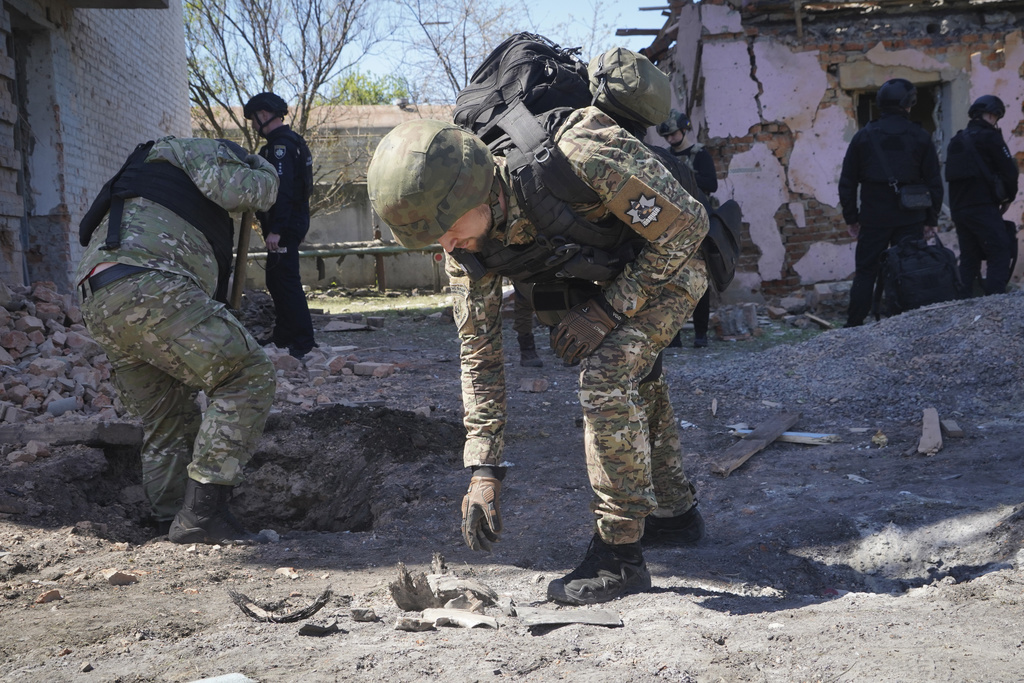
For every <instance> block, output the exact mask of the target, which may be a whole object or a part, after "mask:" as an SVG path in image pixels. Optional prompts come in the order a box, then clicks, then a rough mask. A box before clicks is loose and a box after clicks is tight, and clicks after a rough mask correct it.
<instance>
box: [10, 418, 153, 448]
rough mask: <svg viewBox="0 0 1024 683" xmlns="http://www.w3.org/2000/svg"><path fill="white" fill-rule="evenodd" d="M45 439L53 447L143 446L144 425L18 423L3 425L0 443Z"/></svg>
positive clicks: (43, 440) (121, 423) (113, 423)
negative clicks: (74, 445) (75, 445)
mask: <svg viewBox="0 0 1024 683" xmlns="http://www.w3.org/2000/svg"><path fill="white" fill-rule="evenodd" d="M29 441H42V442H43V443H47V444H50V445H52V446H67V445H70V444H85V445H86V446H93V447H95V448H103V447H104V446H135V447H136V448H138V447H141V446H142V427H141V426H139V425H136V424H132V423H131V422H66V423H65V422H54V423H51V424H33V423H28V424H25V423H23V424H15V425H5V426H3V427H0V443H14V444H26V443H28V442H29Z"/></svg>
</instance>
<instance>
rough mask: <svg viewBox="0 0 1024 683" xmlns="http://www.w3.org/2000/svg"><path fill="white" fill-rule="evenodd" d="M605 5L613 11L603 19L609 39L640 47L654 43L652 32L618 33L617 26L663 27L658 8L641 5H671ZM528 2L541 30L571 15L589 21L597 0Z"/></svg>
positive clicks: (637, 1)
mask: <svg viewBox="0 0 1024 683" xmlns="http://www.w3.org/2000/svg"><path fill="white" fill-rule="evenodd" d="M603 5H605V6H607V7H608V8H610V12H607V13H605V15H604V17H603V21H602V23H608V24H610V26H611V30H610V31H609V32H608V34H607V39H608V40H609V41H611V43H612V45H620V46H622V47H628V48H629V49H631V50H639V49H640V48H642V47H646V46H648V45H650V44H651V40H653V38H654V37H653V36H639V37H633V36H619V37H616V36H615V29H617V28H652V29H653V28H661V27H662V25H663V24H664V23H665V17H663V16H662V14H661V12H659V11H646V12H641V11H640V9H639V8H640V7H657V6H662V5H668V3H667V2H658V1H657V0H655V1H653V2H650V1H648V2H644V1H643V0H634V2H621V1H620V2H616V0H604V2H603ZM526 6H527V7H528V8H529V10H530V13H531V14H532V15H533V17H534V19H535V20H536V21H537V22H538V23H540V24H541V26H542V27H543V28H542V32H543V31H544V30H549V29H548V27H550V26H555V25H557V24H558V23H559V22H563V21H566V20H567V19H568V17H570V16H572V17H573V19H574V20H577V21H589V20H590V17H591V16H592V15H593V13H594V10H593V7H594V1H593V0H543V1H542V0H526ZM549 37H550V38H552V39H553V40H556V42H557V39H556V38H555V36H549Z"/></svg>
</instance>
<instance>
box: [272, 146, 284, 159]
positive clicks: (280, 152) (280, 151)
mask: <svg viewBox="0 0 1024 683" xmlns="http://www.w3.org/2000/svg"><path fill="white" fill-rule="evenodd" d="M285 151H286V150H285V146H284V145H274V156H275V157H277V158H278V159H284V155H285Z"/></svg>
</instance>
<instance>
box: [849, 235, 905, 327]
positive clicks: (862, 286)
mask: <svg viewBox="0 0 1024 683" xmlns="http://www.w3.org/2000/svg"><path fill="white" fill-rule="evenodd" d="M907 238H912V239H917V240H920V239H924V223H923V222H919V223H912V224H910V225H901V226H896V227H884V228H880V227H875V226H869V225H863V224H861V226H860V234H859V235H858V237H857V251H856V252H855V254H854V264H855V266H856V273H855V274H854V276H853V285H852V286H851V287H850V308H849V310H848V311H847V314H846V326H847V327H856V326H858V325H863V324H864V319H865V318H867V317H868V314H869V313H870V312H871V303H872V293H873V292H874V289H875V280H877V279H878V270H879V268H880V266H881V261H882V253H883V252H884V251H885V250H886V249H888V248H889V247H891V246H893V245H895V244H898V243H900V242H901V241H903V240H904V239H907Z"/></svg>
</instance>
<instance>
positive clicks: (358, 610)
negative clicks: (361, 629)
mask: <svg viewBox="0 0 1024 683" xmlns="http://www.w3.org/2000/svg"><path fill="white" fill-rule="evenodd" d="M378 619H379V617H378V616H377V613H376V612H374V611H373V609H372V608H369V607H353V608H352V621H377V620H378Z"/></svg>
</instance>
